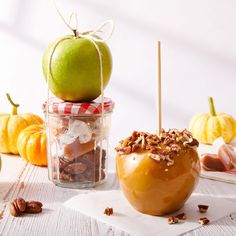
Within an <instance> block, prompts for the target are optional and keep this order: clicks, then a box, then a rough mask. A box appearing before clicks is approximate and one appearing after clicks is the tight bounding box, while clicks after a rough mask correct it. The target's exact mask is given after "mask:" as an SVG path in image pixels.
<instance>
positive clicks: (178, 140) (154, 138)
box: [115, 129, 199, 166]
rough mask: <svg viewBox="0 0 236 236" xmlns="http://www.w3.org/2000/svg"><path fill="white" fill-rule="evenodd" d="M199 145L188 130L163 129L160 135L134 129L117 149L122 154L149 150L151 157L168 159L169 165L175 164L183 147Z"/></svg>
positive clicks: (159, 159)
mask: <svg viewBox="0 0 236 236" xmlns="http://www.w3.org/2000/svg"><path fill="white" fill-rule="evenodd" d="M198 145H199V143H198V141H197V140H196V139H194V138H193V137H192V134H191V133H190V132H189V131H188V130H186V129H185V130H183V131H178V130H177V129H170V130H169V131H165V130H164V129H162V131H161V133H160V135H159V136H158V135H156V134H149V133H145V132H138V131H134V132H133V133H132V135H131V136H130V137H128V138H126V139H125V140H122V141H121V142H120V145H119V146H118V147H116V148H115V150H116V151H117V152H118V153H119V154H120V155H129V154H130V153H134V152H136V153H142V152H145V151H148V152H149V154H150V155H149V156H150V158H152V159H154V160H156V161H161V160H164V161H166V163H167V165H168V166H171V165H173V164H174V157H175V156H176V154H177V153H179V152H180V151H181V149H183V148H195V147H197V146H198Z"/></svg>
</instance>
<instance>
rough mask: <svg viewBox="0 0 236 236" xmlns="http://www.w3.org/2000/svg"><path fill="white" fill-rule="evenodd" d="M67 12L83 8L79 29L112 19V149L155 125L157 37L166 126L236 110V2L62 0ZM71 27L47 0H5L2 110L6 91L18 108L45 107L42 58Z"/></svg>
mask: <svg viewBox="0 0 236 236" xmlns="http://www.w3.org/2000/svg"><path fill="white" fill-rule="evenodd" d="M57 5H58V7H59V9H60V10H61V11H62V13H63V14H64V15H65V16H66V18H67V19H68V17H69V15H70V13H71V12H72V11H73V10H76V11H77V14H78V18H79V30H81V31H87V30H90V29H93V28H95V27H96V26H98V25H99V24H100V23H101V22H102V21H104V20H107V19H113V20H114V23H115V31H114V34H113V36H112V38H111V39H110V40H109V42H108V44H109V46H110V48H111V51H112V54H113V61H114V64H113V66H114V67H113V74H112V78H111V80H110V84H109V85H108V87H107V89H106V90H105V94H106V96H108V97H111V98H112V99H113V100H114V101H115V102H116V108H115V111H114V114H113V120H112V133H111V148H113V147H114V146H115V145H116V144H117V142H118V140H120V139H121V138H123V137H124V136H127V135H129V134H130V133H131V132H132V131H133V130H143V131H149V132H155V129H156V105H155V104H156V102H155V100H156V90H155V88H156V70H157V67H156V65H157V58H156V41H157V40H161V41H162V58H163V68H162V70H163V77H162V78H163V126H164V127H165V128H169V127H178V128H183V127H187V126H188V124H189V121H190V119H191V117H192V116H193V115H194V114H196V113H198V112H203V111H208V106H207V97H208V96H209V95H211V96H213V97H214V98H215V103H216V109H218V110H220V111H224V112H227V113H230V114H232V115H234V116H236V109H235V103H234V101H235V98H236V93H235V88H236V14H235V9H236V1H234V0H195V1H194V0H173V1H171V0H145V1H144V0H119V1H117V0H60V1H57ZM65 34H68V29H67V28H66V27H65V25H64V24H63V22H62V21H61V20H60V18H59V16H58V14H57V13H56V10H55V8H54V6H53V4H52V1H49V0H31V1H30V0H1V1H0V111H1V112H9V111H10V107H9V105H8V103H7V101H6V98H5V93H6V92H10V93H11V95H12V97H13V99H14V100H15V101H16V102H18V103H20V104H21V107H20V112H26V111H31V112H35V113H38V114H40V115H43V114H42V111H41V104H42V103H43V102H44V101H45V100H46V95H47V87H46V83H45V81H44V78H43V75H42V69H41V58H42V54H43V51H44V48H45V47H46V46H47V44H48V43H49V42H51V41H52V40H55V39H56V38H58V37H61V36H63V35H65Z"/></svg>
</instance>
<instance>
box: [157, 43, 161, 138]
mask: <svg viewBox="0 0 236 236" xmlns="http://www.w3.org/2000/svg"><path fill="white" fill-rule="evenodd" d="M157 58H158V62H157V63H158V64H157V70H158V71H157V75H158V76H157V134H158V135H160V133H161V128H162V122H161V119H162V107H161V104H162V103H161V42H160V41H158V42H157Z"/></svg>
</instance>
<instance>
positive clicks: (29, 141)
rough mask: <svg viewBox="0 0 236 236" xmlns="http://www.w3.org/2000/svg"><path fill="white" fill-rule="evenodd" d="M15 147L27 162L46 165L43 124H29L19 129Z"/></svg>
mask: <svg viewBox="0 0 236 236" xmlns="http://www.w3.org/2000/svg"><path fill="white" fill-rule="evenodd" d="M17 148H18V151H19V153H20V155H21V157H23V158H24V159H25V160H26V161H27V162H29V163H31V164H33V165H37V166H47V149H46V132H45V126H44V125H30V126H28V127H27V128H25V129H24V130H23V131H21V133H20V135H19V137H18V140H17Z"/></svg>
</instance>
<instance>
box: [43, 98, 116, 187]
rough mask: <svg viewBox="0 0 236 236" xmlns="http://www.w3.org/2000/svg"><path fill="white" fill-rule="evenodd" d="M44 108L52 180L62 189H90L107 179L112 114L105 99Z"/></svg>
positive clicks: (56, 102)
mask: <svg viewBox="0 0 236 236" xmlns="http://www.w3.org/2000/svg"><path fill="white" fill-rule="evenodd" d="M48 104H49V105H48V106H47V103H46V104H45V105H44V111H45V116H46V118H45V120H46V130H47V153H48V171H49V179H50V180H51V181H52V182H53V183H55V184H56V185H58V186H61V187H68V188H90V187H94V186H96V185H99V184H101V183H104V182H105V180H106V178H107V158H108V145H109V130H110V123H111V113H112V111H113V108H114V103H113V102H112V100H111V99H108V98H104V101H103V109H102V102H101V101H99V100H94V101H93V102H87V103H72V102H65V101H62V100H59V99H57V98H53V99H51V100H50V101H49V103H48Z"/></svg>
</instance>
